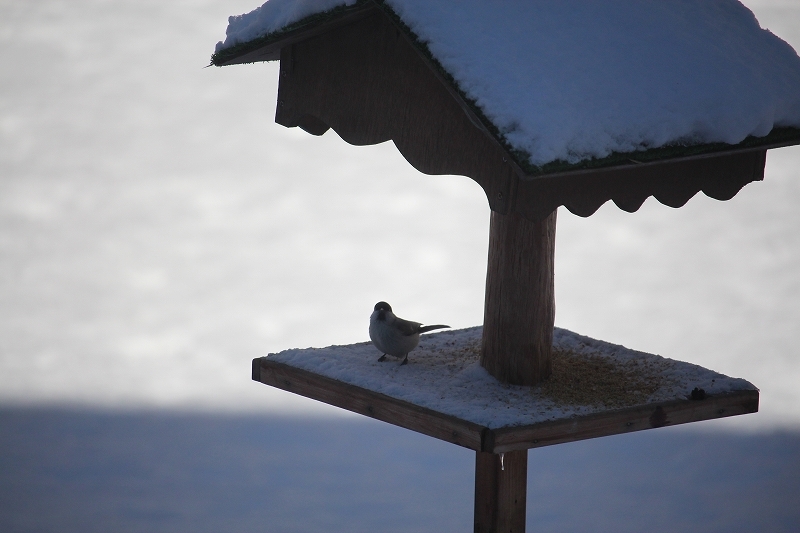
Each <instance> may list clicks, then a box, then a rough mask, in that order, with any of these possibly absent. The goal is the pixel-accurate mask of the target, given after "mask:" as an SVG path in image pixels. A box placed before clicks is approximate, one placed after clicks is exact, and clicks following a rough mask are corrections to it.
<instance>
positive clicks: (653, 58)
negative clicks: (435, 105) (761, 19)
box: [217, 0, 800, 166]
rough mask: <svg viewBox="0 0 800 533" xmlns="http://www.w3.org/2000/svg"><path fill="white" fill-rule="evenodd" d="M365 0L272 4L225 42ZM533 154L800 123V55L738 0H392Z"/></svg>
mask: <svg viewBox="0 0 800 533" xmlns="http://www.w3.org/2000/svg"><path fill="white" fill-rule="evenodd" d="M355 3H356V0H270V1H269V2H267V3H265V4H264V5H262V6H261V7H260V8H258V9H256V10H255V11H253V12H251V13H248V14H245V15H240V16H237V17H231V18H230V19H229V26H228V30H227V32H226V33H227V37H226V39H225V41H224V42H221V43H218V45H217V51H218V52H219V51H222V50H225V49H227V48H230V47H232V46H235V45H237V44H242V43H246V42H249V41H252V40H254V39H258V38H261V37H263V36H265V35H268V34H270V33H273V32H277V31H280V30H282V29H284V28H286V27H287V26H289V25H291V24H294V23H296V22H298V21H301V20H303V19H304V18H306V17H308V16H310V15H314V14H318V13H322V12H326V11H330V10H332V9H335V8H340V7H342V6H346V5H352V4H355ZM383 3H384V5H385V6H388V7H389V8H390V9H391V10H392V11H394V13H396V14H397V15H398V16H399V17H400V19H401V20H402V21H403V22H404V23H405V24H406V25H407V26H408V27H409V28H410V29H411V31H412V32H413V33H414V34H415V35H416V37H417V39H418V40H419V41H420V42H422V43H424V44H425V46H427V48H428V49H429V50H430V52H431V54H432V55H433V57H434V58H435V59H436V60H437V61H438V62H439V63H440V64H441V65H442V67H443V68H444V69H445V70H447V72H449V73H450V74H451V75H452V77H453V79H454V80H455V81H456V83H457V84H458V86H459V89H460V90H461V91H462V92H463V94H465V95H466V96H467V98H469V99H470V100H472V101H473V102H474V103H475V104H476V105H477V106H478V107H479V108H480V110H481V112H482V113H483V115H484V116H485V117H486V118H487V119H488V120H490V121H491V122H492V123H493V124H494V125H495V126H496V127H497V129H498V130H499V132H500V134H501V135H502V136H503V140H504V141H505V142H506V143H508V145H510V146H511V147H512V148H513V149H514V150H516V151H518V152H522V153H525V154H527V156H528V159H529V163H530V164H532V165H537V166H538V165H543V164H546V163H549V162H553V161H557V160H560V161H567V162H571V163H574V162H578V161H580V160H584V159H590V158H603V157H606V156H608V155H609V154H611V153H612V152H632V151H636V150H643V149H649V148H657V147H662V146H666V145H671V144H687V145H688V144H706V143H720V142H721V143H728V144H737V143H739V142H741V141H743V140H744V139H745V138H747V137H748V136H755V137H762V136H765V135H767V134H768V133H769V132H770V131H772V130H773V128H776V127H784V126H790V127H800V89H798V88H800V58H798V56H797V53H796V52H795V51H794V50H793V49H792V48H791V46H789V45H788V44H787V43H786V42H784V41H782V40H781V39H779V38H778V37H776V36H775V35H773V34H772V33H770V32H769V31H767V30H764V29H762V28H761V27H760V26H759V24H758V21H757V20H756V18H755V16H754V15H753V13H752V12H751V11H750V10H748V9H747V8H746V7H745V6H743V5H742V4H741V3H739V2H738V1H736V0H669V1H664V0H604V1H597V0H561V1H558V2H553V1H548V0H506V1H504V2H492V1H489V0H461V1H458V2H454V1H452V0H385V1H384V2H383Z"/></svg>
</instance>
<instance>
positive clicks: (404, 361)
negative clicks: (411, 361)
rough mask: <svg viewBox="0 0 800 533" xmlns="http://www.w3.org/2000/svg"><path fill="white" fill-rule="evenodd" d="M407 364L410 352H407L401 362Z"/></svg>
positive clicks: (401, 364)
mask: <svg viewBox="0 0 800 533" xmlns="http://www.w3.org/2000/svg"><path fill="white" fill-rule="evenodd" d="M406 364H408V354H406V356H405V358H404V359H403V362H402V363H400V366H403V365H406Z"/></svg>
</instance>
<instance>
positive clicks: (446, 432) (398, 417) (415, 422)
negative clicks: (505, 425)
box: [253, 357, 486, 450]
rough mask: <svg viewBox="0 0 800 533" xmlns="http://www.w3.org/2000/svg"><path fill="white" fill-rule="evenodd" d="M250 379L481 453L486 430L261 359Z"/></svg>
mask: <svg viewBox="0 0 800 533" xmlns="http://www.w3.org/2000/svg"><path fill="white" fill-rule="evenodd" d="M253 379H254V380H255V381H260V382H261V383H265V384H267V385H271V386H273V387H277V388H279V389H283V390H285V391H289V392H293V393H295V394H299V395H301V396H305V397H306V398H311V399H314V400H318V401H320V402H323V403H327V404H329V405H334V406H336V407H341V408H342V409H347V410H348V411H352V412H354V413H358V414H361V415H365V416H369V417H371V418H376V419H378V420H382V421H384V422H389V423H390V424H394V425H395V426H400V427H403V428H406V429H410V430H412V431H416V432H417V433H422V434H424V435H428V436H430V437H435V438H437V439H441V440H444V441H447V442H451V443H453V444H457V445H459V446H463V447H465V448H469V449H472V450H480V449H481V448H482V440H483V439H484V438H485V432H486V428H484V427H483V426H480V425H478V424H474V423H472V422H467V421H465V420H460V419H458V418H456V417H454V416H450V415H446V414H443V413H437V412H436V411H432V410H430V409H426V408H424V407H420V406H418V405H414V404H412V403H409V402H405V401H402V400H397V399H395V398H392V397H390V396H386V395H385V394H380V393H378V392H373V391H370V390H367V389H364V388H361V387H356V386H354V385H350V384H348V383H343V382H341V381H337V380H335V379H331V378H328V377H325V376H320V375H318V374H314V373H312V372H308V371H306V370H301V369H299V368H294V367H291V366H289V365H284V364H282V363H277V362H274V361H269V360H268V359H267V358H264V357H260V358H256V359H253Z"/></svg>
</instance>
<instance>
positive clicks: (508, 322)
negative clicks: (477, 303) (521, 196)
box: [475, 211, 556, 533]
mask: <svg viewBox="0 0 800 533" xmlns="http://www.w3.org/2000/svg"><path fill="white" fill-rule="evenodd" d="M491 217H492V218H491V222H490V225H489V264H488V267H487V271H486V300H485V301H486V303H485V307H484V315H483V317H484V318H483V342H482V346H481V365H483V367H484V368H485V369H486V370H488V371H489V373H490V374H492V375H493V376H494V377H496V378H497V379H498V380H500V381H502V382H504V383H513V384H515V385H528V386H531V385H535V384H537V383H539V382H540V381H542V380H545V379H547V378H548V377H549V376H550V372H551V370H552V364H551V353H552V349H553V325H554V323H555V316H556V311H555V310H556V304H555V270H554V267H555V244H556V211H553V212H552V213H551V214H550V215H549V216H548V217H547V218H545V219H544V220H542V221H541V222H531V221H529V220H527V219H525V218H522V217H520V216H518V215H514V214H509V215H501V214H499V213H496V212H494V211H492V215H491ZM527 480H528V450H517V451H512V452H507V453H505V454H503V455H497V454H491V453H485V452H476V458H475V532H476V533H511V532H514V533H517V532H519V533H522V532H524V531H525V512H526V506H525V499H526V496H527Z"/></svg>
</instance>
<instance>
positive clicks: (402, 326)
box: [393, 317, 422, 337]
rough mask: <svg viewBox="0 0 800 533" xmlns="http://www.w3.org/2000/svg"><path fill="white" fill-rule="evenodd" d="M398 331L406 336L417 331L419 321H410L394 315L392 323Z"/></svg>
mask: <svg viewBox="0 0 800 533" xmlns="http://www.w3.org/2000/svg"><path fill="white" fill-rule="evenodd" d="M393 325H394V326H395V327H396V328H397V329H398V330H400V333H402V334H403V335H405V336H406V337H408V336H411V335H414V334H416V333H419V327H420V326H421V325H422V324H420V323H419V322H411V321H410V320H403V319H402V318H398V317H395V320H394V324H393Z"/></svg>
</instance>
